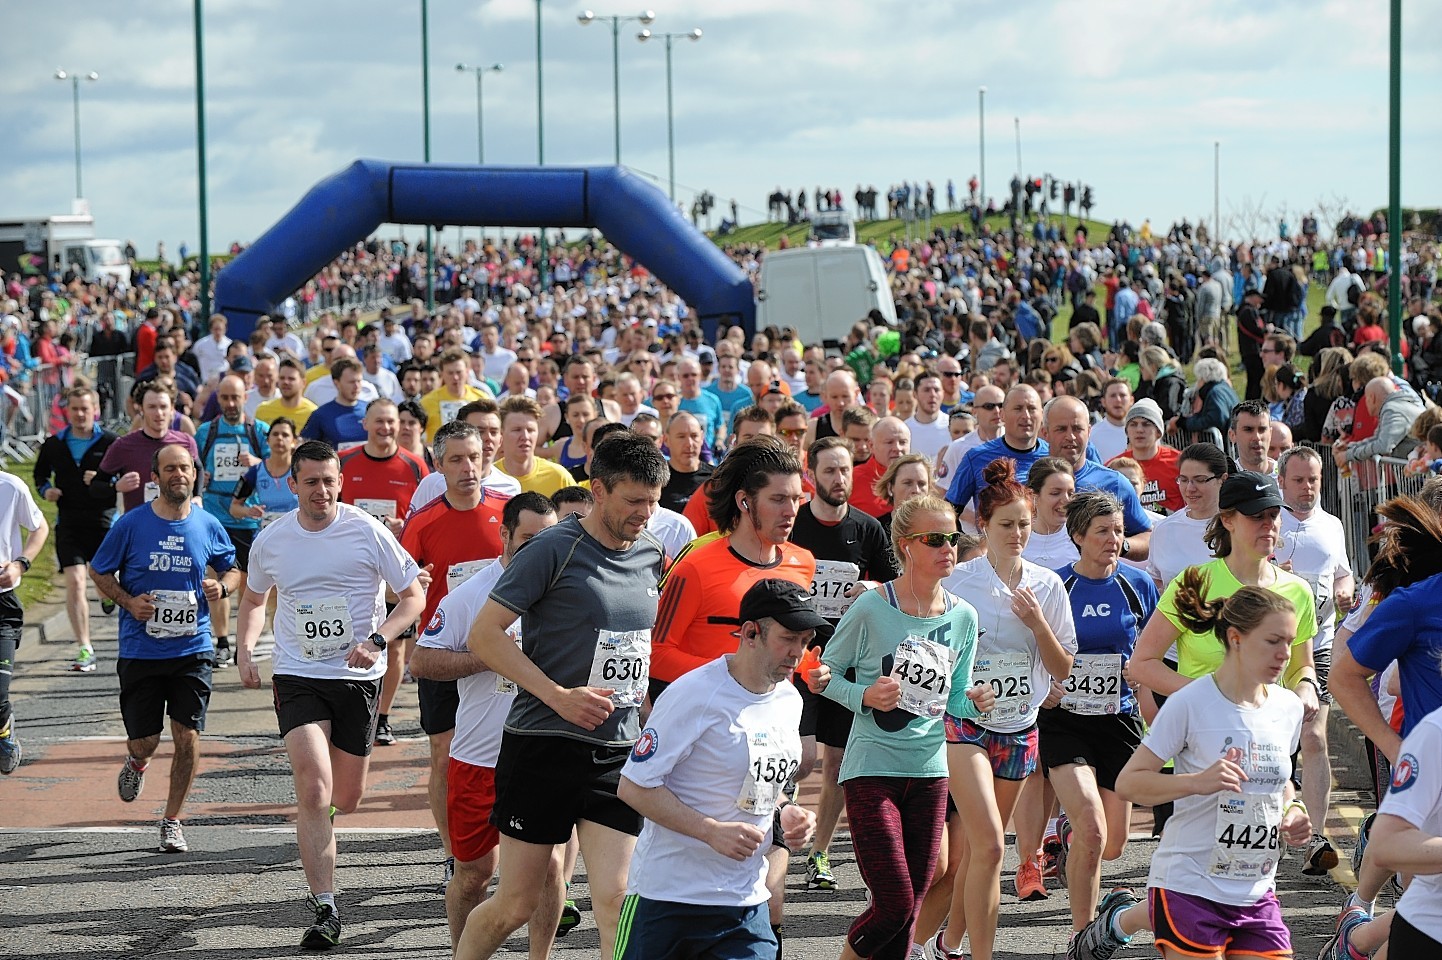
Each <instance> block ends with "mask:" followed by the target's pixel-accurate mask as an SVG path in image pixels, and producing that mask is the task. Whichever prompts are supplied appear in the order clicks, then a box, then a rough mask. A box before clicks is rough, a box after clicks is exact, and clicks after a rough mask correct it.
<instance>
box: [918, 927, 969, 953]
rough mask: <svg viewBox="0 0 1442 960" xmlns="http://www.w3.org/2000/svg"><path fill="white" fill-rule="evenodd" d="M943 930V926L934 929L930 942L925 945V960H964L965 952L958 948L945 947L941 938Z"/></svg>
mask: <svg viewBox="0 0 1442 960" xmlns="http://www.w3.org/2000/svg"><path fill="white" fill-rule="evenodd" d="M945 932H946V928H945V927H942V928H941V929H940V930H938V931H936V936H934V937H932V938H931V942H930V943H928V944H927V945H926V957H927V960H966V954H965V953H963V952H962V951H961V950H960V949H956V950H948V949H946V944H945V943H943V942H942V939H941V935H942V934H943V933H945Z"/></svg>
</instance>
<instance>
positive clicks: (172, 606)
mask: <svg viewBox="0 0 1442 960" xmlns="http://www.w3.org/2000/svg"><path fill="white" fill-rule="evenodd" d="M150 596H151V597H152V598H153V600H152V602H153V603H154V605H155V615H154V616H152V617H151V618H150V619H149V620H147V621H146V623H145V632H146V633H147V634H149V635H150V636H152V637H160V638H171V637H190V636H194V635H195V630H196V625H197V624H198V623H199V622H200V601H199V600H198V599H197V598H196V596H195V591H194V590H152V591H151V592H150Z"/></svg>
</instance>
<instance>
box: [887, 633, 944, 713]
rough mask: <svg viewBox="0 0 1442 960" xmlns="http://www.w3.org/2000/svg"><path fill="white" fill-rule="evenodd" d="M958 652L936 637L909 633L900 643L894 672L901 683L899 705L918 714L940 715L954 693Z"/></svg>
mask: <svg viewBox="0 0 1442 960" xmlns="http://www.w3.org/2000/svg"><path fill="white" fill-rule="evenodd" d="M955 663H956V651H955V650H952V649H951V648H950V647H947V646H943V645H942V644H939V643H937V642H936V641H935V640H927V639H925V638H924V637H918V636H915V635H913V636H908V637H907V638H906V639H905V640H903V641H901V643H899V644H897V646H896V665H895V666H894V667H892V670H891V675H892V676H893V677H894V678H896V680H897V681H898V682H899V683H900V684H901V702H900V703H899V704H898V706H899V707H900V708H901V709H902V710H905V711H906V712H907V713H914V714H916V715H917V716H918V717H939V716H941V715H942V713H943V712H945V710H946V698H947V695H948V694H949V693H950V692H951V668H952V666H954V665H955Z"/></svg>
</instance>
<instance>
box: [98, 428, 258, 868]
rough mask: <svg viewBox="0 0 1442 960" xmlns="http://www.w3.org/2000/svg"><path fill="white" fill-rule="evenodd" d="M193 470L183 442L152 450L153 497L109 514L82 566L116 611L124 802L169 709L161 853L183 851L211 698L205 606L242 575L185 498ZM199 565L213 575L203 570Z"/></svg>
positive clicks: (130, 798)
mask: <svg viewBox="0 0 1442 960" xmlns="http://www.w3.org/2000/svg"><path fill="white" fill-rule="evenodd" d="M197 472H198V471H197V468H196V463H195V460H194V458H193V456H192V454H191V452H190V450H189V448H187V447H185V446H183V445H181V444H166V445H165V446H163V447H161V448H160V449H158V450H157V451H156V452H155V455H154V456H153V458H152V461H151V469H150V476H151V481H152V482H153V483H154V484H155V485H156V487H157V488H158V489H159V491H160V493H159V495H158V496H157V497H156V498H155V499H154V500H152V501H151V502H150V503H148V504H143V505H141V506H139V507H137V508H136V509H134V510H130V511H127V512H126V513H125V515H124V516H122V517H121V518H120V519H119V520H117V521H115V525H114V526H112V527H111V528H110V532H109V533H107V534H106V535H105V539H104V540H103V541H102V542H101V544H100V550H99V551H98V552H97V553H96V554H95V559H94V560H93V561H91V569H90V578H91V580H93V581H94V583H95V589H96V590H97V591H98V592H99V593H100V595H101V596H102V597H104V598H106V599H108V600H111V601H114V603H115V604H116V605H117V606H119V607H120V610H121V613H120V624H119V629H120V658H119V660H118V662H117V664H116V673H117V674H119V677H120V713H121V717H122V718H123V719H124V721H125V735H126V738H127V741H128V742H127V744H126V750H127V756H126V760H125V764H124V765H123V766H122V767H121V768H120V776H119V779H118V788H119V791H120V799H121V800H124V801H125V802H126V803H132V802H134V801H135V799H136V798H137V797H139V796H140V791H141V790H142V789H143V788H144V786H145V770H146V768H147V767H148V766H149V764H150V758H151V757H153V756H154V755H155V751H156V749H157V748H158V747H159V746H160V734H161V731H162V730H163V729H164V725H165V717H166V715H167V714H169V716H170V733H171V738H172V740H173V742H174V745H175V756H174V758H173V759H172V760H171V764H170V792H169V795H168V796H167V798H166V802H165V812H164V814H163V815H162V819H161V821H160V851H161V852H162V853H184V852H185V851H186V850H187V849H188V847H187V846H186V843H185V834H184V833H182V832H181V829H180V815H181V812H182V810H183V809H184V807H185V800H186V797H187V796H189V794H190V785H191V784H192V783H193V782H194V780H195V771H196V767H197V766H198V765H199V761H200V731H201V730H202V729H203V728H204V727H205V712H206V708H207V707H208V706H209V704H210V692H211V668H212V666H213V664H214V657H215V652H214V649H213V647H212V645H211V638H210V605H211V604H213V603H216V602H217V601H219V600H222V599H224V598H225V597H228V596H229V595H230V593H231V591H233V590H236V589H238V588H239V587H240V585H241V582H242V575H241V572H240V570H239V569H237V568H236V567H235V548H234V547H233V546H231V544H230V539H229V538H228V537H226V535H225V529H224V528H223V527H222V526H221V525H220V521H218V520H216V519H215V518H214V517H213V516H211V515H210V514H209V513H208V512H206V511H204V510H198V509H196V507H195V504H194V503H193V502H192V501H191V497H193V496H194V494H195V481H196V473H197ZM206 567H210V568H211V569H213V570H217V571H219V572H220V577H219V578H218V579H212V578H209V577H206V576H205V569H206Z"/></svg>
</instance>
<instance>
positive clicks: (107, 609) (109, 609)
mask: <svg viewBox="0 0 1442 960" xmlns="http://www.w3.org/2000/svg"><path fill="white" fill-rule="evenodd" d="M100 612H101V613H103V614H105V615H106V616H107V617H108V616H110V615H111V614H112V613H114V612H115V601H114V600H111V599H110V598H109V597H101V598H100Z"/></svg>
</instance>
